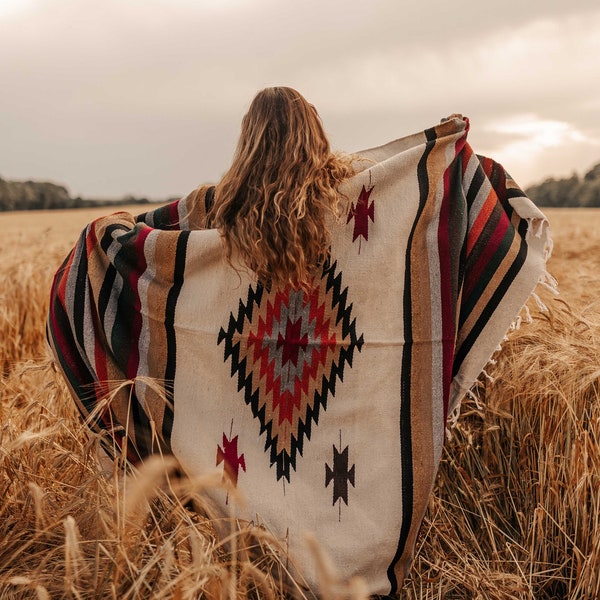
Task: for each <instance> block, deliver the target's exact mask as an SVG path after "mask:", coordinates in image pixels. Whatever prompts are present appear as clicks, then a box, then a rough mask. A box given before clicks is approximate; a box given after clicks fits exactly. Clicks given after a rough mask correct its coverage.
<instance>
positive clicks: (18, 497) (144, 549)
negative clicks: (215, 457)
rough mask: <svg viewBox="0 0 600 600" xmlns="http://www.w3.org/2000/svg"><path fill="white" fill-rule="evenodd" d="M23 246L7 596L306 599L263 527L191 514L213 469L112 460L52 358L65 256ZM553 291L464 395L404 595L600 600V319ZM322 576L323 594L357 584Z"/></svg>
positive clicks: (8, 425)
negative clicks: (198, 478)
mask: <svg viewBox="0 0 600 600" xmlns="http://www.w3.org/2000/svg"><path fill="white" fill-rule="evenodd" d="M22 258H23V257H14V260H12V261H10V260H9V261H7V262H5V264H4V265H3V266H1V267H0V368H1V370H0V377H1V380H0V394H1V398H0V498H1V501H0V598H37V599H40V600H41V599H45V598H63V597H64V598H119V599H120V598H150V597H153V598H194V597H199V596H202V595H204V596H205V597H207V598H222V597H223V598H225V597H227V598H233V597H238V598H242V597H261V598H269V599H271V598H273V599H276V598H282V597H283V596H285V595H286V594H294V593H295V594H298V595H300V594H302V593H303V592H302V591H301V586H300V583H301V579H300V576H297V577H296V582H297V583H298V585H296V583H295V582H294V581H293V580H291V579H290V578H289V576H288V573H289V568H290V565H289V558H288V557H286V556H285V553H284V552H283V551H282V550H281V549H280V544H279V542H278V541H277V540H274V539H273V538H272V536H271V535H270V534H269V533H268V532H267V531H265V530H264V529H262V528H259V527H253V526H251V525H245V524H238V523H236V522H235V521H232V522H230V523H221V522H218V521H212V520H210V519H206V518H204V517H202V516H199V514H197V513H196V512H194V511H193V510H190V508H192V507H195V508H198V509H199V511H200V512H201V511H202V510H204V509H205V510H209V507H206V506H204V504H203V499H202V486H204V485H212V482H210V481H204V482H190V481H186V480H183V479H179V478H178V477H177V473H176V471H175V470H174V466H173V465H169V464H166V465H157V464H156V463H149V464H148V465H147V466H146V467H145V468H144V470H143V471H142V473H141V474H140V476H139V477H137V478H133V479H130V478H124V477H122V476H120V475H118V474H117V475H116V476H106V475H105V474H103V473H102V472H101V469H100V467H99V465H98V461H97V454H96V449H97V444H98V440H97V439H95V438H94V437H93V436H90V435H88V433H87V430H86V429H85V428H84V427H82V425H81V423H80V419H79V417H78V415H77V414H76V411H75V408H74V405H73V403H72V402H71V400H70V397H69V395H68V393H67V391H66V389H65V386H64V384H63V382H62V379H61V377H60V375H59V374H58V373H56V371H55V370H54V368H53V366H52V363H51V362H50V361H49V360H48V359H47V358H44V357H43V353H44V346H45V340H44V331H43V323H44V320H45V314H46V310H47V298H46V296H47V291H48V288H49V282H50V279H49V276H50V273H51V271H52V270H53V269H54V268H55V267H56V265H57V264H58V262H59V256H58V255H57V253H54V252H46V253H43V254H42V253H39V254H38V255H37V256H36V258H35V260H30V261H29V263H27V262H23V261H22ZM19 259H20V260H19ZM7 263H8V264H7ZM27 264H29V266H27ZM549 304H550V310H549V312H548V313H539V312H536V313H534V319H533V322H532V323H530V324H528V325H524V326H523V327H522V328H521V329H520V330H517V331H513V332H511V334H510V336H509V340H508V341H507V342H506V343H505V344H504V348H503V352H502V353H501V355H500V356H499V357H498V362H497V364H496V365H495V366H494V367H493V368H492V369H490V370H489V374H490V376H491V377H493V379H494V380H493V381H491V380H489V379H484V380H482V382H481V383H480V386H479V389H478V393H477V395H478V398H479V399H478V400H475V399H473V398H467V399H466V400H465V402H464V404H463V411H462V413H463V414H462V416H461V419H460V421H459V424H458V426H457V427H456V428H455V429H453V430H452V432H451V436H452V437H451V439H450V440H449V442H448V444H447V445H446V448H445V451H444V455H443V461H442V465H441V468H440V473H439V476H438V480H437V487H436V490H435V494H434V495H433V497H432V499H431V501H430V508H429V512H428V515H427V517H426V519H425V521H424V524H423V528H422V532H421V536H420V540H419V543H418V547H417V551H418V554H417V556H416V558H415V563H414V568H413V571H412V573H411V576H410V579H409V580H408V581H407V582H406V585H405V587H404V590H403V595H404V597H406V598H411V599H413V598H430V599H434V598H458V599H473V598H482V599H484V598H485V599H487V598H491V599H495V598H498V599H501V598H502V599H505V598H519V599H521V598H598V597H600V522H599V521H600V390H599V384H600V356H599V354H600V339H599V338H600V316H599V312H598V310H596V311H592V310H588V312H587V314H586V315H584V316H582V315H581V314H578V313H575V312H573V311H572V310H571V309H570V308H569V306H568V305H567V304H565V303H564V302H562V301H561V300H555V301H551V302H549ZM165 469H166V471H167V473H168V477H167V476H166V475H165ZM217 530H219V531H220V535H217V533H216V532H217ZM223 530H224V531H223ZM318 553H319V550H318V547H315V555H316V556H315V558H316V560H317V559H319V556H318ZM319 560H320V559H319ZM322 577H323V581H324V583H325V586H324V591H325V593H324V597H325V598H326V599H327V598H331V599H333V598H341V597H355V598H358V597H361V596H364V593H363V588H362V586H361V585H360V582H356V581H352V582H336V580H335V576H334V574H333V573H331V572H330V571H329V570H327V569H325V571H324V573H323V576H322ZM305 594H306V595H307V596H310V594H308V593H305Z"/></svg>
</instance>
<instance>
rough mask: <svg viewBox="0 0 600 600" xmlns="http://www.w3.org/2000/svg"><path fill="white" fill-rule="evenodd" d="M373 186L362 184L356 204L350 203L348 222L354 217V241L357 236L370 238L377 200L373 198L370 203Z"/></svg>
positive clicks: (366, 239) (359, 241) (359, 242)
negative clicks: (370, 223) (370, 228)
mask: <svg viewBox="0 0 600 600" xmlns="http://www.w3.org/2000/svg"><path fill="white" fill-rule="evenodd" d="M373 187H375V186H372V187H370V188H369V189H368V190H367V189H366V188H365V186H364V185H363V186H362V190H361V192H360V195H359V196H358V200H357V201H356V205H355V204H354V203H352V204H351V205H350V211H349V212H348V220H347V221H346V223H350V221H351V220H352V219H354V231H353V233H352V241H353V242H354V241H356V239H357V238H359V237H363V238H365V241H368V240H369V219H371V221H372V222H373V223H375V201H374V200H373V201H372V202H371V204H369V196H370V195H371V192H372V191H373ZM361 242H362V240H358V252H359V254H360V244H361Z"/></svg>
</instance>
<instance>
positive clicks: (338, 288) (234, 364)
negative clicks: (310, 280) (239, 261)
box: [217, 261, 364, 482]
mask: <svg viewBox="0 0 600 600" xmlns="http://www.w3.org/2000/svg"><path fill="white" fill-rule="evenodd" d="M336 267H337V262H334V263H333V264H331V262H330V261H328V262H327V263H326V264H325V265H324V266H323V271H322V274H321V280H325V285H326V290H327V292H329V291H330V290H331V291H332V293H331V296H332V306H331V311H332V314H335V320H336V325H338V324H339V323H340V321H341V328H342V341H343V342H344V343H345V344H347V346H345V347H344V346H342V347H339V356H338V357H337V358H336V359H335V360H334V361H333V362H332V365H331V371H330V373H329V376H328V377H325V376H323V377H322V380H321V382H318V381H317V382H315V390H314V392H313V393H314V396H313V403H312V406H311V405H310V404H308V405H307V407H306V414H305V416H304V419H300V420H299V421H298V430H297V436H295V435H292V438H291V447H290V452H289V453H288V452H287V451H286V450H282V451H280V452H277V441H278V440H277V434H275V435H274V434H273V423H272V421H271V420H269V421H268V422H267V420H266V415H265V412H266V406H267V403H263V406H262V407H260V397H259V385H258V382H253V375H252V369H248V368H247V367H248V365H247V360H248V359H247V357H245V356H244V357H240V343H239V341H238V342H235V343H234V341H233V340H234V335H235V333H238V334H241V333H242V331H243V329H244V324H245V321H248V322H249V323H252V314H253V308H254V306H256V307H260V304H261V301H262V299H263V295H264V288H263V287H262V286H261V285H257V287H256V289H254V288H253V287H252V286H249V287H248V298H247V300H246V303H244V302H243V301H242V300H240V303H239V308H238V311H237V316H234V314H233V313H231V314H230V316H229V323H228V325H227V329H223V328H221V329H220V331H219V335H218V338H217V345H220V344H222V343H224V357H223V360H224V361H225V362H227V360H230V361H231V377H235V376H236V375H237V389H238V391H242V390H244V400H245V402H246V404H247V405H248V406H250V408H251V410H252V414H253V416H254V417H255V418H256V419H258V421H259V423H260V435H262V434H266V440H265V448H264V450H265V452H268V453H269V460H270V465H271V466H273V465H276V472H277V480H280V479H281V478H282V477H285V478H286V479H287V481H288V482H289V481H290V478H291V470H292V469H293V470H294V471H295V470H296V461H297V456H298V454H300V456H302V453H303V448H304V440H305V438H306V439H307V440H310V436H311V432H312V424H313V422H314V424H315V425H318V423H319V413H320V410H321V407H323V410H327V398H328V396H329V395H330V394H331V396H335V385H336V380H337V379H339V380H340V381H343V380H344V368H345V366H346V365H348V367H350V368H352V362H353V360H354V350H355V349H357V350H358V351H359V352H360V351H361V349H362V346H363V343H364V337H363V335H362V334H361V335H360V336H358V334H357V333H356V319H353V318H352V304H348V288H344V287H343V286H342V274H341V272H339V273H336ZM319 383H320V385H319Z"/></svg>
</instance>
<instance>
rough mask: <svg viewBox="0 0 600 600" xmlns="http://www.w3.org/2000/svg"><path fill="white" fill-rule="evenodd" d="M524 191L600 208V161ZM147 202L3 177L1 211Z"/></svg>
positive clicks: (545, 202) (547, 202) (550, 202)
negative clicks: (580, 172) (76, 192)
mask: <svg viewBox="0 0 600 600" xmlns="http://www.w3.org/2000/svg"><path fill="white" fill-rule="evenodd" d="M525 193H526V194H527V195H528V196H529V197H530V198H531V199H532V200H533V202H535V204H537V205H538V206H542V207H543V206H570V207H576V206H581V207H588V208H591V207H600V163H598V164H597V165H596V166H594V167H592V169H590V170H589V171H588V172H587V173H586V174H585V175H584V176H583V177H580V176H579V175H577V174H575V173H574V174H573V175H571V177H566V178H562V179H555V178H553V177H550V178H548V179H546V180H545V181H543V182H542V183H538V184H536V185H532V186H529V187H528V188H526V189H525ZM166 201H168V200H165V202H166ZM147 203H148V199H146V198H135V197H133V196H124V197H123V198H121V199H119V200H85V199H83V198H81V197H79V196H77V197H72V196H71V195H70V194H69V191H68V190H67V188H66V187H65V186H63V185H57V184H55V183H50V182H47V181H6V180H4V179H2V178H1V177H0V211H7V210H42V209H52V208H82V207H91V206H106V205H110V206H117V205H121V204H147Z"/></svg>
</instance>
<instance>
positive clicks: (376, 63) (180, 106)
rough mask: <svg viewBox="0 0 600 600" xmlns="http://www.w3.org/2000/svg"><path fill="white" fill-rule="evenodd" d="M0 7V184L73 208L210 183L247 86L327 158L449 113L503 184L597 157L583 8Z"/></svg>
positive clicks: (590, 45)
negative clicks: (272, 99) (68, 194)
mask: <svg viewBox="0 0 600 600" xmlns="http://www.w3.org/2000/svg"><path fill="white" fill-rule="evenodd" d="M500 6H501V8H497V9H495V8H494V7H493V5H492V3H487V2H473V1H469V2H467V1H465V0H462V1H455V2H452V3H448V2H440V1H439V0H435V1H433V0H431V1H421V2H417V1H411V2H403V1H401V0H369V2H363V3H360V4H359V3H352V2H351V1H350V0H345V1H342V0H321V1H319V2H317V1H314V0H304V1H302V2H298V1H295V2H292V1H291V0H101V1H96V0H0V81H1V82H2V83H1V93H0V175H1V176H2V177H4V178H8V179H27V178H33V179H49V180H52V181H57V182H61V183H64V184H66V185H67V186H68V187H69V188H70V190H71V191H72V192H73V193H74V194H81V195H83V196H86V197H101V196H121V195H123V194H126V193H132V194H135V195H144V196H149V197H153V198H161V197H165V196H170V195H176V194H183V193H186V192H187V191H189V190H190V189H191V188H192V187H194V186H196V185H198V184H199V183H202V182H207V181H216V180H218V179H219V177H220V176H221V174H222V173H223V172H224V171H225V169H226V168H227V167H228V165H229V161H230V159H231V155H232V152H233V149H234V146H235V143H236V139H237V135H238V132H239V124H240V120H241V117H242V116H243V114H244V112H245V110H246V108H247V106H248V104H249V102H250V100H251V99H252V97H253V96H254V94H255V93H256V91H258V90H259V89H261V88H262V87H264V86H266V85H273V84H280V85H290V86H292V87H295V88H297V89H298V90H299V91H300V92H302V93H303V94H304V95H305V96H306V97H307V98H308V99H309V100H310V101H311V102H313V103H314V104H315V106H316V107H317V108H318V110H319V112H320V114H321V116H322V118H323V121H324V123H325V127H326V129H327V131H328V133H329V135H330V138H331V141H332V144H333V146H334V147H335V148H338V149H345V150H349V151H353V150H359V149H360V148H364V147H368V146H372V145H377V144H382V143H385V142H387V141H389V140H391V139H393V138H395V137H400V136H402V135H406V134H409V133H412V132H414V131H417V130H420V129H423V128H425V127H429V126H431V125H433V124H434V123H435V122H436V121H437V120H439V118H440V117H442V116H445V115H446V114H449V113H452V112H461V113H463V114H465V115H468V116H469V117H470V119H471V123H472V130H471V134H470V141H471V144H472V145H473V146H474V148H475V150H476V151H477V152H479V153H484V154H488V155H490V156H492V157H493V158H495V159H496V160H499V161H500V162H502V163H503V164H504V165H505V166H506V168H507V169H508V170H509V171H510V172H511V174H513V176H514V177H515V179H517V181H518V182H519V183H521V185H523V186H525V185H527V184H530V183H532V182H534V181H538V180H541V179H543V178H545V177H547V176H550V175H555V176H563V175H568V174H570V173H571V172H573V171H578V172H582V171H584V170H586V169H587V168H589V167H590V166H592V165H593V164H595V163H597V162H600V118H599V117H600V7H599V6H598V3H597V1H596V0H574V1H572V2H570V3H567V2H564V0H561V1H560V2H559V1H556V0H547V1H545V2H525V1H523V0H519V1H517V0H507V1H505V2H503V3H502V4H501V5H500Z"/></svg>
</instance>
